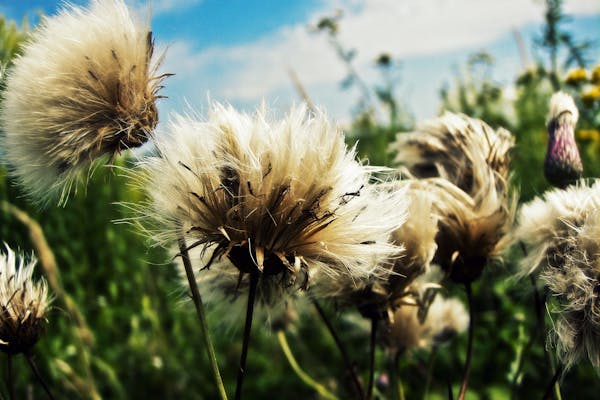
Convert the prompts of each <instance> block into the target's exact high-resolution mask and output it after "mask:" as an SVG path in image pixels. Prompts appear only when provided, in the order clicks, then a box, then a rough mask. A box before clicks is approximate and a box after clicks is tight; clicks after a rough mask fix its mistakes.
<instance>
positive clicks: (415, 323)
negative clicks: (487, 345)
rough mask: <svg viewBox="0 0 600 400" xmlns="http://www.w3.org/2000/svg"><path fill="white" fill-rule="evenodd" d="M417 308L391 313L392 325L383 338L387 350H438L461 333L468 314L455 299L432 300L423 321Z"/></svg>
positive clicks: (407, 308)
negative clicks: (435, 347) (436, 348)
mask: <svg viewBox="0 0 600 400" xmlns="http://www.w3.org/2000/svg"><path fill="white" fill-rule="evenodd" d="M418 314H419V307H415V306H408V305H407V306H403V307H400V308H398V309H397V310H396V312H395V313H394V320H393V323H392V324H391V325H390V326H389V328H388V330H387V331H385V332H386V333H385V336H384V338H383V340H384V343H385V344H386V346H387V347H391V348H393V349H400V350H410V349H414V348H430V347H434V346H439V345H441V344H444V343H445V342H447V341H449V340H451V339H452V338H454V337H455V336H456V335H459V334H461V333H463V332H464V331H465V330H466V329H467V326H468V325H469V314H468V312H467V311H466V309H465V306H464V305H463V303H461V301H460V300H458V299H452V298H449V299H447V298H443V297H442V296H440V295H438V296H436V297H435V299H434V300H433V302H432V303H431V305H430V306H429V310H428V312H427V316H426V318H425V320H424V321H421V320H420V318H419V315H418Z"/></svg>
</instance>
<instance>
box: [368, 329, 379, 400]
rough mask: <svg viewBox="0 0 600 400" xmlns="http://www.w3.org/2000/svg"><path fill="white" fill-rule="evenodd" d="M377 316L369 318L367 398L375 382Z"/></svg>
mask: <svg viewBox="0 0 600 400" xmlns="http://www.w3.org/2000/svg"><path fill="white" fill-rule="evenodd" d="M377 323H378V320H377V318H375V317H373V318H371V341H370V348H369V385H368V386H367V399H368V400H371V399H372V398H373V385H374V383H375V347H376V346H375V344H376V343H375V339H376V338H377Z"/></svg>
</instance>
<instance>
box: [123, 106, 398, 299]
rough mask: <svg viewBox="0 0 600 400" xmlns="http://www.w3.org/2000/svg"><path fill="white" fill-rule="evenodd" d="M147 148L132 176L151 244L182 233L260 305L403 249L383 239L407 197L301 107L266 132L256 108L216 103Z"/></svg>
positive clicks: (364, 273)
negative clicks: (254, 289) (253, 289)
mask: <svg viewBox="0 0 600 400" xmlns="http://www.w3.org/2000/svg"><path fill="white" fill-rule="evenodd" d="M155 143H156V146H157V149H158V155H157V156H155V157H149V158H147V159H145V160H143V161H142V162H141V164H140V166H139V168H138V169H137V174H138V175H140V176H141V178H142V185H143V187H144V188H145V189H146V190H147V192H148V194H149V196H150V198H151V202H150V203H149V204H148V205H147V206H146V207H143V210H141V212H142V213H143V214H144V215H145V216H146V217H147V219H149V220H154V221H155V222H156V223H157V224H158V227H157V228H156V229H157V231H156V233H157V235H156V238H157V239H158V240H159V242H162V243H165V244H168V243H172V242H173V240H174V239H175V238H176V237H177V235H183V236H184V237H185V239H186V241H187V243H188V244H189V246H190V247H191V248H193V247H198V246H201V247H202V248H203V249H204V251H205V252H209V259H210V260H211V261H209V262H208V265H207V267H210V265H211V264H212V262H213V261H217V260H224V261H226V262H227V264H228V266H229V267H228V268H229V269H230V270H233V271H236V270H237V271H236V272H237V273H238V274H239V280H238V287H242V288H243V287H244V285H245V284H246V283H245V280H247V279H248V276H250V275H256V274H258V275H259V276H260V278H259V283H258V284H259V293H258V294H257V298H263V299H264V300H265V302H266V303H270V302H271V301H280V300H281V299H282V296H280V295H279V293H281V289H277V288H284V289H286V290H287V289H289V288H298V287H299V288H306V287H307V286H308V285H309V284H310V283H312V282H313V280H326V279H331V280H335V279H337V278H339V277H340V276H343V275H350V276H352V277H354V279H361V278H365V277H369V276H371V275H372V274H374V273H376V271H377V270H378V269H379V268H380V266H379V264H378V261H380V259H391V258H392V257H395V256H397V255H398V253H399V251H400V248H399V247H398V246H396V245H393V244H391V243H390V242H389V237H390V235H391V233H392V232H393V231H394V230H395V229H397V228H398V227H399V226H400V225H401V224H402V223H403V221H404V218H405V214H406V207H407V205H406V200H405V199H404V197H403V194H402V193H399V192H389V191H386V190H383V189H379V188H378V187H377V186H375V185H372V184H371V183H370V182H369V179H370V175H371V174H370V171H371V170H372V169H369V168H367V167H365V166H362V165H361V164H360V163H358V162H357V161H356V160H355V156H356V153H355V150H354V149H352V150H350V151H348V150H347V149H346V146H345V144H344V137H343V135H342V134H341V133H340V132H339V131H338V130H337V129H335V128H334V127H332V126H331V125H330V124H329V122H328V121H327V120H326V118H325V117H324V116H323V115H322V114H320V113H317V114H316V115H310V114H308V112H307V111H306V108H305V107H297V108H295V109H293V110H292V111H291V112H290V113H289V115H288V116H287V117H286V118H285V119H284V120H283V121H281V122H272V123H271V122H269V121H268V120H267V119H266V115H265V111H264V110H260V111H258V112H257V113H256V115H255V116H249V115H245V114H240V113H238V112H236V111H235V110H233V109H232V108H226V107H222V106H219V105H216V106H215V107H214V108H213V110H212V112H211V113H210V117H209V120H208V121H207V122H200V121H198V120H196V119H194V118H193V117H176V118H175V120H174V121H173V122H172V123H171V126H170V129H169V132H168V133H167V134H166V135H163V136H160V137H157V138H156V140H155ZM134 173H135V172H134ZM200 274H202V272H201V273H200ZM270 294H271V295H270ZM273 294H277V295H276V296H273Z"/></svg>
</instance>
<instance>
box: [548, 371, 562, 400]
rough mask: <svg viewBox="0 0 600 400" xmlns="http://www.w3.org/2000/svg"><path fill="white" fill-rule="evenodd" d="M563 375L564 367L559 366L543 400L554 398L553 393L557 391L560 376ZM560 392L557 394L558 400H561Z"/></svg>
mask: <svg viewBox="0 0 600 400" xmlns="http://www.w3.org/2000/svg"><path fill="white" fill-rule="evenodd" d="M562 373H563V366H562V365H559V366H558V367H557V368H556V372H554V375H552V379H550V382H548V386H546V391H545V392H544V397H543V400H549V399H550V398H551V397H552V392H553V391H556V386H557V385H558V379H559V378H560V376H561V375H562ZM560 398H561V397H560V390H559V391H558V394H557V399H560Z"/></svg>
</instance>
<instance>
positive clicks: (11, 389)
mask: <svg viewBox="0 0 600 400" xmlns="http://www.w3.org/2000/svg"><path fill="white" fill-rule="evenodd" d="M12 358H13V356H12V354H6V368H7V370H8V398H9V399H10V400H16V398H17V397H16V396H15V377H14V371H13V362H12V361H13V360H12Z"/></svg>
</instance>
